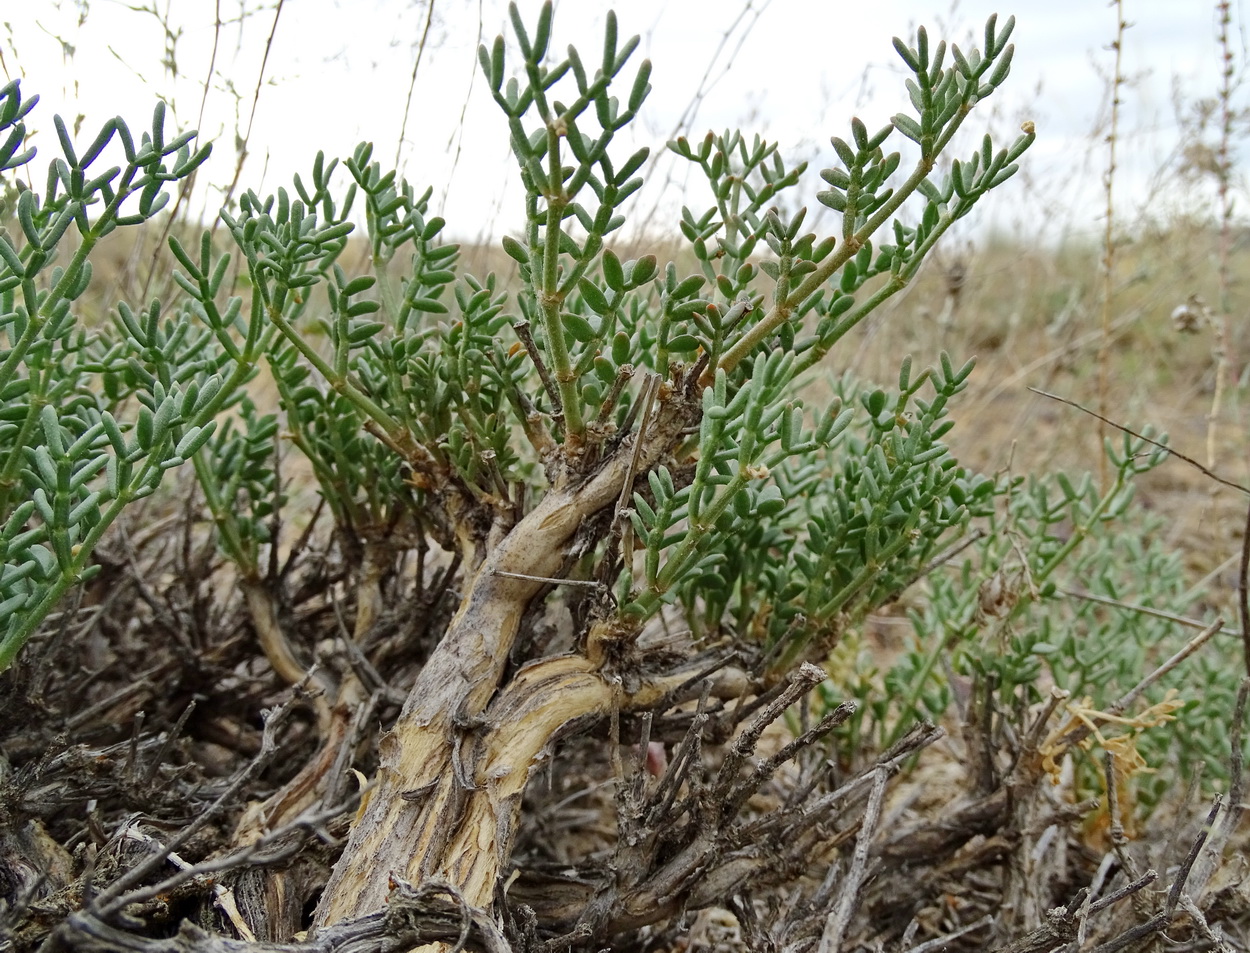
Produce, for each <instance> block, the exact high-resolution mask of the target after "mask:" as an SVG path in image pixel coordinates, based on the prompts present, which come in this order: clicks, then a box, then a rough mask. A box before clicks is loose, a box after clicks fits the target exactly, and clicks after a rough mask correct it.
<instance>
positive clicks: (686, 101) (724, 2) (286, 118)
mask: <svg viewBox="0 0 1250 953" xmlns="http://www.w3.org/2000/svg"><path fill="white" fill-rule="evenodd" d="M241 2H242V9H243V10H244V12H245V13H246V14H247V15H246V16H245V17H244V19H243V21H242V26H241V27H240V23H239V13H240V4H241ZM144 3H147V4H148V5H149V6H151V5H152V4H153V3H154V4H155V6H154V7H153V9H155V10H157V11H158V12H159V14H160V15H156V14H153V13H152V12H150V11H149V12H144V11H142V10H136V9H134V7H141V6H143V5H144ZM520 6H521V10H522V15H523V17H524V19H525V21H526V22H527V23H530V24H532V23H533V22H534V21H535V18H536V13H537V9H538V4H537V3H536V2H533V0H526V2H523V3H521V4H520ZM6 7H7V9H6V10H5V12H4V13H3V14H2V15H0V20H2V21H3V22H2V24H0V31H2V32H0V54H2V57H3V62H2V63H0V66H2V67H3V70H4V72H5V74H6V75H7V77H8V78H10V79H12V78H15V77H19V76H20V77H22V81H23V90H24V92H25V93H26V94H27V95H29V94H32V93H38V94H39V95H40V96H41V100H42V102H41V106H40V108H39V110H38V111H37V112H36V114H35V116H34V118H33V122H32V126H33V127H35V129H36V130H37V132H38V137H37V139H36V145H38V146H40V147H41V150H42V155H41V156H40V158H39V159H37V160H36V167H37V169H38V170H39V174H38V175H35V176H33V178H35V179H36V180H40V179H41V178H42V169H43V168H44V165H45V163H46V161H47V159H48V158H50V157H51V155H52V154H54V152H55V149H56V143H55V136H54V135H52V133H51V117H52V114H53V113H54V112H59V113H61V114H62V115H64V116H65V117H66V119H67V120H68V121H71V122H72V121H73V120H74V119H75V117H77V116H78V115H79V114H82V115H83V116H84V117H85V118H84V120H83V127H84V131H83V133H82V136H83V138H88V137H89V136H90V134H91V133H93V132H94V131H95V128H96V127H98V125H99V124H100V122H102V121H103V120H104V119H105V118H107V117H108V116H111V115H114V114H117V113H120V114H122V115H123V116H124V117H125V118H126V119H127V121H128V122H129V123H130V125H131V126H132V128H142V127H144V126H145V125H146V124H147V121H148V118H149V117H150V115H151V109H152V105H153V104H154V102H155V100H156V98H157V97H158V96H159V97H162V98H164V99H165V100H166V101H167V102H169V103H170V105H171V106H173V107H174V111H175V113H176V118H177V121H178V123H179V124H180V126H182V127H184V128H186V127H194V126H196V125H197V123H198V124H199V125H200V128H201V131H202V132H203V133H204V134H207V135H209V136H212V137H213V138H215V139H216V146H215V155H214V159H213V165H212V166H211V167H210V169H209V171H208V174H207V175H206V176H202V177H201V178H202V179H205V180H207V181H210V182H212V183H216V185H217V186H218V189H220V188H221V187H224V185H226V184H227V183H229V182H230V180H231V179H232V178H233V175H234V166H235V163H236V161H237V152H236V149H235V136H236V130H239V131H242V132H246V130H247V129H248V125H249V116H250V112H251V109H252V100H253V96H254V94H255V90H256V87H257V81H258V77H260V76H261V68H262V58H263V57H264V54H265V48H266V41H267V40H268V39H269V38H270V34H271V32H272V43H271V45H270V48H269V54H268V60H267V62H266V63H265V64H264V73H263V86H262V88H261V90H260V95H259V99H258V103H257V106H256V113H255V119H254V123H253V128H252V133H251V138H250V141H249V152H250V156H249V158H248V160H247V163H246V165H245V167H244V170H243V173H242V183H243V184H244V186H246V187H250V188H254V189H256V190H257V191H259V192H269V191H272V190H274V189H275V188H276V187H277V186H278V185H282V184H286V183H289V181H290V177H291V174H292V173H293V172H295V171H304V170H307V169H308V168H309V167H310V165H311V161H312V157H313V155H314V154H315V152H316V150H317V149H319V148H320V149H324V150H326V152H327V154H328V155H347V154H349V153H350V151H351V149H352V147H353V146H354V145H355V144H356V142H358V141H359V140H361V139H369V140H372V141H374V142H375V143H376V144H377V151H376V156H377V157H378V158H380V159H381V160H382V161H383V163H384V164H391V163H393V162H394V160H395V158H396V153H397V147H398V146H399V143H400V131H401V128H403V117H404V112H405V103H406V101H407V99H408V96H409V87H410V82H411V78H412V70H413V64H414V59H415V57H416V52H417V49H418V46H419V44H420V42H421V39H422V35H423V32H424V31H425V30H426V25H427V9H428V7H427V4H426V2H425V0H285V3H284V4H283V6H282V8H281V11H280V15H279V16H278V17H277V19H276V23H275V10H274V3H273V0H265V6H264V7H259V6H258V3H257V0H220V9H221V15H222V17H223V19H226V20H230V21H231V22H230V23H228V24H227V25H226V26H225V27H224V28H223V29H222V30H220V31H215V30H214V9H215V2H214V0H135V2H134V3H122V2H118V0H93V2H91V3H90V5H89V7H87V6H86V4H85V2H84V0H77V2H75V0H59V2H58V0H28V2H23V3H16V2H10V3H8V4H6ZM1124 7H1125V14H1126V17H1127V19H1128V20H1129V21H1130V23H1131V24H1132V25H1131V26H1130V28H1129V29H1128V31H1127V33H1126V39H1125V46H1124V72H1125V74H1126V76H1127V78H1128V80H1129V85H1128V86H1127V88H1126V90H1125V92H1124V102H1125V105H1124V114H1123V116H1122V133H1123V140H1122V149H1121V157H1120V158H1121V171H1122V177H1121V178H1120V179H1119V180H1118V181H1119V183H1120V184H1119V186H1118V187H1119V189H1120V195H1121V197H1122V199H1123V200H1124V205H1123V206H1122V208H1123V210H1124V212H1125V214H1126V216H1127V215H1129V214H1131V212H1132V211H1133V210H1134V209H1136V208H1137V207H1139V206H1141V205H1142V204H1144V202H1145V200H1146V198H1147V195H1148V194H1150V193H1148V190H1149V189H1152V188H1153V189H1155V190H1156V192H1157V193H1158V195H1156V199H1155V201H1156V202H1158V201H1160V199H1159V197H1158V196H1159V195H1162V196H1167V197H1168V200H1169V201H1172V202H1173V203H1175V204H1185V203H1189V202H1194V201H1196V200H1197V198H1196V195H1195V194H1194V193H1192V192H1190V193H1185V192H1183V191H1181V190H1179V188H1178V186H1177V183H1176V181H1175V179H1172V178H1167V177H1166V175H1165V176H1164V177H1163V178H1160V174H1161V172H1162V171H1163V170H1165V169H1166V168H1167V163H1168V159H1169V155H1170V154H1172V153H1174V152H1175V150H1176V149H1177V148H1178V145H1179V143H1180V142H1181V127H1180V124H1179V123H1178V116H1177V112H1176V108H1175V105H1174V99H1175V96H1174V93H1175V92H1177V91H1179V94H1180V99H1181V100H1182V101H1184V102H1186V103H1189V104H1193V103H1194V102H1196V101H1197V100H1199V99H1201V98H1204V97H1211V96H1213V95H1214V93H1215V91H1216V89H1217V86H1218V79H1219V78H1218V46H1217V43H1216V24H1215V12H1214V4H1211V3H1200V2H1196V0H1126V2H1125V5H1124ZM607 9H608V5H607V4H600V3H591V2H586V0H579V2H572V0H565V2H561V3H557V4H556V23H555V44H554V46H555V49H558V50H563V49H564V48H565V46H566V45H567V44H569V43H573V44H575V45H577V46H578V47H579V49H580V50H581V51H582V52H583V54H584V57H585V58H586V59H587V60H589V61H593V60H595V59H596V57H597V51H598V50H599V48H600V45H601V42H602V29H603V27H602V24H603V19H604V13H605V11H606V10H607ZM84 10H85V16H84ZM993 12H999V13H1000V19H1003V20H1005V18H1006V16H1007V15H1009V14H1011V13H1013V12H1014V13H1015V15H1016V17H1017V21H1018V24H1017V28H1016V32H1015V35H1014V37H1013V39H1014V42H1015V43H1016V47H1017V51H1016V57H1015V66H1014V69H1013V73H1012V77H1011V79H1010V81H1009V83H1008V85H1007V87H1005V88H1004V89H1003V90H1002V92H1001V93H1000V94H998V96H996V97H995V98H993V99H991V100H990V101H989V102H987V103H985V104H984V105H983V107H981V108H979V109H978V111H977V112H978V113H979V114H980V115H977V114H974V117H973V119H972V120H970V125H969V128H970V129H972V130H973V131H974V132H975V133H976V136H977V137H979V135H980V134H981V132H982V131H983V130H985V129H986V128H989V129H991V130H993V131H994V132H995V134H996V136H997V137H998V138H999V140H1000V141H1001V142H1002V143H1003V144H1006V143H1007V142H1008V141H1010V139H1011V138H1012V137H1014V136H1015V135H1016V134H1017V130H1018V127H1019V124H1020V122H1021V121H1022V120H1024V119H1030V120H1032V121H1034V122H1035V124H1036V128H1037V132H1038V141H1037V145H1036V146H1035V148H1034V149H1033V150H1032V152H1031V153H1029V155H1028V156H1027V157H1026V161H1027V163H1028V165H1027V168H1026V172H1027V173H1028V181H1025V180H1024V178H1023V177H1021V178H1020V180H1019V181H1017V182H1013V183H1012V184H1011V185H1010V186H1008V187H1007V188H1008V189H1009V190H1010V191H1009V192H1008V193H1007V194H1005V195H1004V196H1003V197H1002V199H1001V200H1000V201H999V202H998V203H997V204H995V205H993V206H992V207H989V208H987V209H986V210H985V211H984V212H983V213H982V214H981V216H980V218H979V220H978V221H979V223H980V224H981V225H984V224H985V223H986V222H993V223H997V224H1000V225H1004V226H1007V227H1012V228H1016V229H1020V230H1023V231H1025V232H1033V231H1039V230H1045V231H1046V232H1048V233H1049V234H1051V235H1052V236H1053V235H1057V234H1061V233H1063V232H1065V231H1068V230H1075V231H1079V232H1092V231H1095V230H1097V229H1099V228H1100V227H1101V225H1100V216H1101V207H1102V199H1101V176H1102V170H1103V168H1104V166H1105V163H1106V156H1105V146H1104V144H1103V142H1102V138H1101V137H1102V134H1103V133H1102V132H1100V130H1104V131H1105V126H1104V122H1105V118H1104V117H1105V115H1106V110H1107V102H1108V95H1107V77H1108V76H1109V75H1110V71H1111V68H1112V63H1113V54H1112V52H1111V50H1110V44H1111V41H1112V40H1113V38H1114V34H1115V22H1116V16H1115V8H1114V6H1109V5H1107V4H1106V3H1103V2H1100V0H1047V2H1045V3H1040V2H1036V0H1030V2H1027V3H1021V2H1017V3H1016V4H1014V10H1013V5H1012V4H1011V2H1010V0H1002V2H990V0H961V2H957V3H945V4H944V3H942V0H876V2H866V3H863V4H861V5H858V8H857V7H856V5H853V4H849V3H842V2H832V0H826V2H823V3H822V2H813V0H771V2H767V0H631V2H630V3H628V4H621V5H619V6H618V14H619V17H620V25H621V26H620V29H621V34H622V36H623V37H624V36H629V35H632V34H635V33H637V34H640V35H641V38H642V42H641V47H640V50H639V52H638V53H637V54H635V58H636V59H641V57H643V56H645V57H648V58H650V59H651V60H652V63H653V74H652V79H651V82H652V85H653V87H654V92H653V93H652V96H651V98H650V99H649V100H648V102H647V104H646V106H645V107H644V110H643V115H642V117H641V119H640V121H639V122H638V123H637V124H636V127H635V128H634V129H633V130H632V132H631V135H630V136H628V137H626V139H625V141H624V143H623V144H622V153H623V154H627V150H632V149H633V148H637V146H638V145H648V146H651V147H652V149H653V151H656V150H662V147H663V143H664V142H665V140H666V139H668V138H669V137H670V136H671V135H672V134H673V133H674V132H682V133H685V134H688V135H690V136H691V137H692V138H694V137H700V136H701V135H702V134H703V133H704V132H706V131H707V130H708V129H709V128H712V129H716V130H720V129H723V128H725V127H727V126H735V127H742V128H743V129H744V130H745V131H748V132H752V133H754V132H758V133H760V134H761V135H763V136H765V137H766V138H768V139H769V140H775V141H778V142H779V143H780V144H781V147H782V150H783V152H784V154H786V155H787V156H791V157H794V158H796V159H807V160H810V161H811V163H812V168H811V172H810V182H809V183H808V184H806V186H805V188H806V195H805V197H804V198H803V199H802V202H803V203H804V204H809V205H815V203H814V201H813V200H812V198H811V196H812V195H813V194H814V192H815V191H816V190H817V189H818V188H821V187H822V186H821V184H820V183H819V181H818V180H817V178H816V170H817V169H819V168H821V167H822V166H823V165H825V164H828V163H829V162H830V161H832V159H831V157H832V150H831V149H830V147H829V144H828V142H829V136H830V135H833V134H837V135H843V136H845V135H846V129H847V121H848V119H849V118H850V117H851V116H852V115H859V116H861V117H862V118H863V119H864V120H865V122H867V124H868V125H869V127H870V128H874V129H875V128H877V127H879V126H880V125H882V124H884V123H885V121H886V120H888V118H889V117H890V116H891V115H892V114H894V113H895V112H897V111H899V110H900V109H903V108H905V107H906V95H905V92H904V90H903V86H902V82H903V77H902V74H901V71H900V70H901V64H900V62H899V61H898V59H897V57H896V56H895V54H894V53H893V50H892V49H891V45H890V38H891V37H892V36H894V35H901V36H905V37H911V36H913V35H914V30H915V27H916V26H917V25H918V24H920V23H924V24H926V25H927V26H928V27H929V31H930V35H931V36H935V37H936V36H944V37H946V38H949V39H951V40H953V41H955V42H958V43H959V44H960V45H961V46H967V45H968V43H969V42H970V41H974V39H973V38H976V39H975V41H974V42H976V43H978V44H979V42H980V40H979V38H980V36H981V32H982V28H983V25H984V22H985V19H986V17H987V16H988V15H989V14H990V13H993ZM1234 13H1235V15H1236V16H1237V18H1238V21H1239V18H1240V14H1241V13H1242V8H1241V5H1240V4H1236V5H1235V8H1234ZM166 28H168V33H167V29H166ZM1239 31H1240V24H1239V22H1236V23H1235V24H1234V47H1235V49H1234V52H1235V54H1236V56H1237V62H1238V64H1239V65H1240V63H1241V62H1242V57H1243V54H1244V49H1243V42H1242V37H1241V34H1240V32H1239ZM500 32H503V33H505V35H507V36H509V39H510V30H509V29H508V28H507V12H506V5H505V4H504V3H501V2H499V0H478V2H464V0H462V2H455V3H452V2H448V0H443V2H441V3H439V2H437V0H436V2H435V7H434V12H433V18H432V20H430V21H429V30H428V35H427V36H426V42H425V50H424V53H423V54H422V60H421V64H420V69H419V70H418V72H417V78H416V83H415V87H413V91H412V102H411V111H410V115H409V118H408V121H407V126H406V129H405V132H404V136H403V144H402V147H399V148H398V157H399V162H400V165H401V167H402V169H403V171H404V173H405V174H406V175H407V176H408V177H409V179H410V180H411V181H413V183H414V184H416V185H417V186H418V188H419V190H423V189H424V187H425V185H427V184H429V185H434V186H435V196H434V204H435V206H436V209H435V210H436V211H437V212H439V213H440V214H443V215H444V216H445V217H446V218H447V219H448V222H449V227H450V228H451V229H452V230H453V231H454V232H455V233H456V234H458V235H460V236H462V237H465V238H472V237H475V236H477V235H481V234H494V235H498V234H499V233H501V232H503V231H509V230H515V229H516V227H517V225H518V223H519V221H520V220H521V212H522V209H521V207H520V205H519V200H518V198H517V195H518V189H517V174H516V172H515V167H514V166H513V164H512V162H511V159H510V157H509V155H508V152H507V143H506V127H505V124H504V120H503V117H502V115H501V114H500V113H499V111H498V110H497V108H496V107H495V106H494V104H493V103H492V102H491V100H490V97H489V95H488V94H487V91H486V87H485V83H484V82H483V81H482V77H481V76H480V74H479V72H478V68H477V58H476V52H475V51H476V48H477V44H478V43H479V41H483V40H484V41H485V42H487V43H489V42H490V41H491V40H492V39H493V38H494V36H495V35H496V34H498V33H500ZM171 38H172V41H171ZM215 38H216V40H217V52H216V60H215V63H213V60H212V56H213V46H214V39H215ZM514 51H515V47H511V48H510V52H512V54H513V55H512V56H511V58H510V67H514V66H515V64H516V63H517V59H518V58H517V56H516V55H515V52H514ZM170 52H172V56H170V55H167V54H168V53H170ZM210 63H213V79H212V82H211V84H210V85H209V88H208V95H207V98H206V100H205V101H204V114H203V118H202V121H201V117H200V110H201V100H202V98H203V92H204V86H205V79H206V77H208V76H209V75H210ZM626 69H627V75H628V76H631V77H632V75H633V66H632V64H631V66H629V67H627V68H626ZM700 93H702V95H701V96H700ZM622 95H626V94H625V93H622ZM1245 99H1246V96H1245V91H1244V90H1241V91H1239V92H1238V94H1237V101H1238V104H1239V105H1241V106H1245V105H1246V103H1245ZM974 142H975V140H969V145H967V146H966V148H971V147H972V143H974ZM658 173H659V174H658V175H657V176H656V182H657V184H658V183H659V182H662V181H664V180H665V179H666V178H668V177H669V176H670V173H671V175H674V176H676V178H675V180H672V181H674V182H675V184H674V185H672V186H670V187H669V188H668V190H667V191H666V192H664V193H663V194H662V195H661V194H659V193H658V191H657V192H652V193H649V194H646V195H643V196H642V197H641V198H640V199H639V200H638V208H639V210H640V211H646V210H648V209H649V208H650V207H651V206H652V205H653V204H654V203H655V202H657V201H659V202H662V203H664V205H665V207H666V208H670V209H671V208H672V207H674V206H676V205H680V204H681V203H682V202H685V203H687V204H690V205H691V206H693V207H696V208H702V207H705V206H706V205H707V204H708V197H707V194H706V192H705V191H703V189H702V187H701V182H700V181H699V180H698V179H697V178H694V177H691V176H689V175H688V172H687V170H686V169H685V168H684V166H683V165H682V164H680V163H679V164H675V165H671V166H670V165H665V166H661V167H660V169H659V170H658ZM657 187H658V185H657ZM201 202H202V203H203V205H204V207H205V208H207V209H209V210H210V211H211V209H212V208H214V207H215V203H216V204H219V203H220V191H218V192H217V193H215V194H209V193H205V194H204V195H202V196H201ZM796 204H797V203H796ZM975 225H976V223H973V226H970V227H975Z"/></svg>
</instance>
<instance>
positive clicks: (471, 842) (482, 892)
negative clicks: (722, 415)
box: [315, 434, 671, 928]
mask: <svg viewBox="0 0 1250 953" xmlns="http://www.w3.org/2000/svg"><path fill="white" fill-rule="evenodd" d="M669 436H671V434H669ZM660 442H661V443H662V442H663V441H660ZM625 451H626V448H622V449H621V451H620V452H618V453H617V454H616V455H615V456H613V457H612V458H611V459H609V460H607V461H605V462H604V464H603V466H602V467H601V469H600V470H599V471H598V472H597V473H596V474H595V475H594V476H592V477H591V478H590V479H589V480H588V481H587V482H585V483H584V484H582V485H581V486H578V487H573V488H566V489H555V490H552V491H550V492H549V493H548V494H547V496H546V497H544V499H543V500H542V501H541V502H540V503H539V504H538V506H536V507H535V508H534V510H533V511H531V512H530V513H529V514H528V515H527V516H526V517H525V518H523V519H522V520H521V521H520V522H519V523H518V524H517V525H516V526H515V527H513V529H512V530H511V531H510V532H508V533H507V535H506V536H504V537H503V538H502V539H501V540H499V541H498V542H497V543H496V544H495V546H494V547H493V549H492V550H491V551H490V552H488V553H487V555H486V557H485V558H484V560H483V561H482V563H481V565H480V566H479V567H478V569H477V572H476V575H475V576H474V577H473V578H472V579H471V580H470V582H469V585H468V588H467V592H466V594H465V597H464V600H463V602H462V603H461V607H460V610H459V611H458V612H457V614H456V617H455V618H454V619H453V620H452V623H451V625H450V627H449V628H448V630H447V632H446V633H445V635H444V637H443V639H442V640H441V642H440V643H439V645H438V647H437V648H436V649H435V651H434V653H433V654H432V655H431V657H430V659H429V661H428V662H427V664H426V665H425V667H424V668H423V669H422V671H421V673H420V675H419V676H418V678H417V681H416V684H415V685H414V686H413V689H412V692H411V694H410V695H409V696H408V700H407V702H406V703H405V705H404V708H403V711H402V713H401V714H400V717H399V720H398V721H397V723H396V724H395V726H394V728H393V729H392V730H391V731H389V732H388V733H387V734H386V735H384V736H383V738H382V740H381V742H380V755H381V757H380V763H379V767H378V773H377V777H376V778H375V779H374V785H375V786H374V788H373V790H372V791H371V792H370V795H369V800H368V803H367V805H366V806H365V808H364V809H363V811H362V813H361V816H360V817H359V819H358V820H357V822H356V824H355V826H354V827H353V829H352V832H351V836H350V839H349V841H348V844H347V846H346V849H345V850H344V853H343V856H342V858H341V859H340V860H339V863H338V864H337V865H336V866H335V869H334V871H333V873H332V875H331V877H330V880H329V883H328V884H327V885H326V889H325V892H324V894H323V896H322V900H321V903H320V905H319V907H318V910H317V915H316V918H315V926H316V927H318V928H320V927H324V926H328V925H330V924H333V923H337V922H340V921H342V920H346V919H350V918H355V917H359V916H363V915H366V914H369V913H372V912H374V911H376V910H378V909H380V908H381V907H382V906H383V905H384V904H385V902H386V897H387V894H388V891H389V890H390V878H391V876H392V875H395V876H398V877H400V878H403V879H405V880H407V881H409V882H411V883H414V884H420V883H423V882H425V881H426V880H428V879H430V878H439V879H442V880H445V881H447V882H449V883H451V884H452V885H453V886H455V887H457V888H458V889H460V890H461V891H462V892H463V895H464V897H465V899H466V900H467V901H468V902H469V903H470V904H473V905H475V906H488V905H489V903H490V901H491V897H492V892H493V890H494V885H495V878H496V876H497V874H498V871H499V869H500V866H501V865H502V864H503V863H505V862H506V861H507V858H508V854H509V852H510V850H511V828H512V826H513V821H514V820H515V818H514V817H513V812H514V811H515V810H516V808H517V807H518V806H519V801H520V794H521V791H522V790H523V788H524V784H525V780H526V778H527V777H528V774H529V770H530V767H531V766H532V764H533V762H534V760H535V759H536V758H538V757H539V755H540V754H541V752H542V751H543V749H544V748H545V747H546V745H547V744H548V743H549V742H550V741H551V739H552V737H553V736H554V734H555V733H556V732H558V731H559V730H560V728H561V727H562V726H563V725H565V724H567V723H568V722H569V721H570V720H573V719H576V718H580V717H584V716H586V715H593V714H601V713H603V712H605V711H607V710H608V707H607V706H609V705H610V704H611V701H612V689H611V687H610V685H609V683H608V682H607V680H606V679H604V678H602V677H601V676H599V675H598V674H596V673H595V672H594V671H593V666H592V664H591V663H590V662H589V661H588V660H586V659H584V658H580V657H568V658H565V659H549V660H546V661H544V662H542V663H537V664H536V665H534V666H530V667H528V668H527V669H525V670H523V671H522V672H521V673H520V674H518V676H517V678H516V679H514V681H513V682H512V683H511V685H509V686H508V687H507V689H505V690H503V691H502V692H500V694H499V697H498V698H497V699H496V704H495V705H493V706H492V709H493V711H488V705H491V702H492V699H494V698H495V696H496V692H499V691H500V680H501V678H502V675H503V671H504V667H505V665H506V663H507V660H508V655H509V652H510V651H511V648H512V644H513V641H514V639H515V638H516V635H517V631H518V627H519V625H520V622H521V618H522V616H523V614H524V612H525V610H526V607H527V606H528V604H529V602H530V600H531V599H532V598H533V597H534V596H535V595H536V594H537V592H538V591H539V589H540V588H541V587H542V585H543V583H541V582H537V581H533V580H530V579H518V578H515V577H514V576H508V575H503V574H504V573H523V574H526V575H529V576H552V575H554V574H556V573H558V572H559V571H560V568H561V564H562V561H563V559H564V554H565V550H566V547H567V544H568V543H569V541H570V540H571V539H572V537H573V535H574V533H575V532H576V531H577V528H578V526H579V525H580V524H581V522H582V520H583V519H584V518H585V517H587V516H589V515H591V514H593V513H595V512H597V511H598V510H600V509H602V508H603V507H605V506H607V505H609V504H610V503H612V502H613V501H614V500H615V499H616V498H617V496H618V495H619V493H620V491H621V486H622V485H623V483H624V481H625V480H626V479H627V478H628V477H629V475H630V474H631V473H632V472H633V471H632V465H631V456H632V455H631V454H630V453H628V452H625ZM642 456H643V457H647V456H650V455H648V454H643V455H642ZM643 462H644V463H645V462H646V461H645V460H644V461H643ZM503 709H509V712H508V714H507V715H506V720H505V721H504V722H502V723H501V722H500V721H499V720H497V717H496V715H498V716H500V717H502V716H503Z"/></svg>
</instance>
